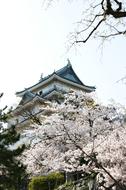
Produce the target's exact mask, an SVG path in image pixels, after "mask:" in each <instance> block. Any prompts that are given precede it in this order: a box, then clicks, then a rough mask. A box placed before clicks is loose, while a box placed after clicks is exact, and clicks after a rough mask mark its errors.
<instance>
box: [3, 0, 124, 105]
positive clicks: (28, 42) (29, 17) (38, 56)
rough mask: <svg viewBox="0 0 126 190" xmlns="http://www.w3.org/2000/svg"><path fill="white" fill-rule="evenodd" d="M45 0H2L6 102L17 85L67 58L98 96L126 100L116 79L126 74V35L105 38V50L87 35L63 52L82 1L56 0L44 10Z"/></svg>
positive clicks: (11, 99)
mask: <svg viewBox="0 0 126 190" xmlns="http://www.w3.org/2000/svg"><path fill="white" fill-rule="evenodd" d="M42 1H43V0H11V1H10V0H0V91H1V92H4V93H5V96H4V103H5V104H8V105H9V106H10V105H13V104H14V103H15V102H16V100H17V98H16V96H15V92H16V91H21V90H23V89H24V88H26V87H29V86H31V85H33V84H35V83H37V82H38V80H39V79H40V75H41V73H43V74H44V76H45V75H48V74H50V73H52V72H53V71H54V69H55V70H56V69H59V68H61V67H63V66H64V65H66V64H67V61H66V60H67V58H69V59H70V60H71V63H72V65H73V68H74V70H75V72H76V73H77V75H78V76H79V78H80V79H81V80H82V81H83V82H84V83H85V84H86V85H95V86H96V87H97V95H98V97H99V99H100V100H101V101H102V102H104V103H106V102H108V100H110V99H111V98H112V99H114V100H115V101H116V102H120V103H122V104H126V93H125V91H126V86H125V85H124V84H122V83H116V81H117V80H119V79H120V78H121V77H123V76H124V75H125V74H126V63H125V54H126V50H125V48H126V38H124V37H122V38H121V37H120V38H116V39H115V40H113V41H111V42H109V43H107V44H106V45H105V47H104V49H103V54H102V53H101V50H100V48H99V46H98V42H97V41H93V40H90V41H89V42H88V43H87V44H86V45H83V44H82V45H81V47H80V48H79V49H78V50H77V52H76V51H74V50H71V51H70V52H67V53H66V42H67V36H68V34H69V32H71V31H73V29H74V27H75V22H76V21H78V20H79V18H80V16H81V11H80V10H81V8H82V4H81V3H80V2H81V0H80V1H78V2H77V1H74V2H73V3H67V1H62V0H61V1H60V3H55V4H54V5H53V6H52V7H51V8H49V9H48V10H46V11H45V10H44V8H43V7H42Z"/></svg>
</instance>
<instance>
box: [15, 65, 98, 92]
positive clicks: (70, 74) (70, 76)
mask: <svg viewBox="0 0 126 190" xmlns="http://www.w3.org/2000/svg"><path fill="white" fill-rule="evenodd" d="M53 75H57V76H59V77H61V78H63V79H65V80H68V81H71V82H73V83H76V84H79V85H82V86H83V87H86V88H89V89H90V91H94V90H95V89H96V88H95V87H94V86H87V85H85V84H83V83H82V81H81V80H80V79H79V78H78V76H77V75H76V73H75V72H74V70H73V68H72V65H71V64H70V62H69V63H68V64H67V65H66V66H65V67H63V68H61V69H59V70H57V71H55V72H53V73H52V74H51V75H48V76H46V77H44V78H42V79H41V80H40V81H39V82H38V83H36V84H35V85H33V86H31V87H29V88H27V89H24V90H22V91H20V92H16V95H19V94H21V93H25V92H26V91H29V90H31V88H35V87H36V86H38V85H41V84H42V83H43V82H45V81H46V80H48V79H50V77H52V76H53Z"/></svg>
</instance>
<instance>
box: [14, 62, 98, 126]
mask: <svg viewBox="0 0 126 190" xmlns="http://www.w3.org/2000/svg"><path fill="white" fill-rule="evenodd" d="M95 89H96V88H95V87H94V86H87V85H85V84H83V82H82V81H81V80H80V79H79V77H78V76H77V74H76V73H75V71H74V70H73V68H72V65H71V63H70V61H69V60H68V63H67V65H66V66H64V67H63V68H61V69H59V70H57V71H55V72H53V73H52V74H50V75H48V76H46V77H44V78H43V77H41V79H40V80H39V82H38V83H36V84H34V85H33V86H30V87H29V88H26V89H24V90H22V91H20V92H17V93H16V96H17V97H21V101H20V103H19V105H18V106H17V108H16V109H15V110H14V111H13V118H14V119H13V122H16V123H17V124H18V126H22V125H25V124H27V122H28V118H29V117H30V116H33V117H34V115H38V114H41V113H42V112H43V109H44V108H45V107H46V105H47V100H49V101H59V102H62V101H63V95H64V94H65V93H68V92H69V91H71V90H81V91H84V92H86V93H90V92H93V91H95ZM40 105H41V106H40ZM40 107H42V109H40ZM38 108H39V109H38Z"/></svg>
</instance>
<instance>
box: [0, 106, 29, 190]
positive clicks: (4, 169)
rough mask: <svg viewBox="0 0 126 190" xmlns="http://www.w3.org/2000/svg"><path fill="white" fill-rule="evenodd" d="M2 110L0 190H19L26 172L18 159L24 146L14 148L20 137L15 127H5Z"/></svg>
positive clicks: (5, 122)
mask: <svg viewBox="0 0 126 190" xmlns="http://www.w3.org/2000/svg"><path fill="white" fill-rule="evenodd" d="M4 110H5V109H4ZM4 110H3V109H2V110H0V190H20V189H21V185H22V183H23V181H24V178H25V177H26V172H25V167H24V166H23V164H22V163H21V161H20V159H19V157H20V155H21V154H22V152H23V151H24V148H25V146H24V145H22V146H20V147H16V146H15V147H14V145H15V143H17V142H18V141H19V140H20V135H19V134H17V132H16V130H15V126H10V127H7V121H6V120H7V118H8V114H5V113H4Z"/></svg>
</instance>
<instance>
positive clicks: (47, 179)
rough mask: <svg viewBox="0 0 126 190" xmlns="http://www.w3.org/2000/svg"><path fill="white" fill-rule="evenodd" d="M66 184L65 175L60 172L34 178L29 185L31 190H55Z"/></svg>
mask: <svg viewBox="0 0 126 190" xmlns="http://www.w3.org/2000/svg"><path fill="white" fill-rule="evenodd" d="M63 183H64V175H63V174H62V173H59V172H56V173H55V172H54V173H51V174H49V175H47V176H39V177H33V178H32V179H31V181H30V183H29V190H53V189H54V188H56V187H58V186H59V185H61V184H63Z"/></svg>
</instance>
